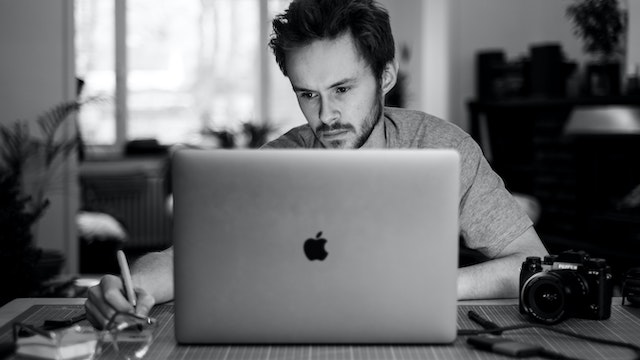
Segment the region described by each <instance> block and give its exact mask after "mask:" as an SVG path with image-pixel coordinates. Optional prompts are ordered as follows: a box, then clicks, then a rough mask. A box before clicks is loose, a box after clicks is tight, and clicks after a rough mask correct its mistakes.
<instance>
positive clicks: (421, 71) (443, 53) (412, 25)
mask: <svg viewBox="0 0 640 360" xmlns="http://www.w3.org/2000/svg"><path fill="white" fill-rule="evenodd" d="M379 2H380V3H381V4H382V5H383V6H384V7H385V8H386V9H387V10H388V11H389V16H390V18H391V28H392V30H393V34H394V37H395V42H396V49H397V50H396V58H397V59H398V61H399V62H400V70H401V71H403V72H405V73H407V74H409V75H410V77H409V78H408V82H407V84H406V90H407V91H406V93H407V104H406V107H408V108H411V109H417V110H422V111H426V112H428V113H430V114H433V115H436V116H439V117H441V118H444V119H448V118H449V106H448V104H449V103H450V99H449V98H450V91H449V84H450V78H449V76H450V59H449V56H450V51H449V34H450V30H449V27H450V22H449V21H448V18H449V0H380V1H379ZM403 47H406V48H408V49H409V55H410V56H409V59H408V60H406V61H404V60H403V59H402V49H403Z"/></svg>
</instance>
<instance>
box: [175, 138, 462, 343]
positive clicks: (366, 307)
mask: <svg viewBox="0 0 640 360" xmlns="http://www.w3.org/2000/svg"><path fill="white" fill-rule="evenodd" d="M172 171H173V185H174V224H173V231H174V232H173V241H174V276H175V288H174V290H175V335H176V340H177V342H178V343H182V344H234V343H243V344H265V343H270V344H301V343H302V344H315V343H322V344H372V343H377V344H379V343H385V344H391V343H393V344H402V343H406V344H409V343H430V344H433V343H450V342H452V341H454V340H455V336H456V299H457V295H456V290H457V288H456V279H457V277H456V275H457V265H458V203H459V197H458V195H459V172H460V170H459V155H458V153H457V152H455V151H454V150H182V151H178V152H177V153H175V154H174V156H173V160H172Z"/></svg>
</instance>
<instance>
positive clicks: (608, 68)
mask: <svg viewBox="0 0 640 360" xmlns="http://www.w3.org/2000/svg"><path fill="white" fill-rule="evenodd" d="M566 15H567V17H568V18H569V19H570V20H571V21H572V23H573V31H574V34H575V35H576V36H577V37H578V38H580V39H581V40H582V42H583V49H584V51H585V52H586V53H587V54H589V55H590V56H591V61H590V62H589V63H588V64H587V69H586V85H587V93H588V94H589V95H617V94H619V93H620V84H621V81H620V80H621V76H622V62H623V61H624V51H625V44H624V42H625V38H624V33H625V30H626V25H627V24H626V11H624V10H623V9H621V7H620V4H619V2H618V0H574V2H573V3H572V4H571V5H569V6H568V7H567V10H566Z"/></svg>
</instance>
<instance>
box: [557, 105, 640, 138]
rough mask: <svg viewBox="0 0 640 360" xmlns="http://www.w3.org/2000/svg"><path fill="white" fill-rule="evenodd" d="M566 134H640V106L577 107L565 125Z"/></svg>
mask: <svg viewBox="0 0 640 360" xmlns="http://www.w3.org/2000/svg"><path fill="white" fill-rule="evenodd" d="M564 133H565V134H566V135H633V134H640V107H636V106H624V105H605V106H583V107H576V108H575V109H574V110H573V111H572V112H571V115H570V116H569V121H568V122H567V124H566V126H565V127H564Z"/></svg>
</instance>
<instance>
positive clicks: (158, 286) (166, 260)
mask: <svg viewBox="0 0 640 360" xmlns="http://www.w3.org/2000/svg"><path fill="white" fill-rule="evenodd" d="M131 272H132V278H133V283H134V286H135V287H141V288H143V289H145V290H146V291H147V292H148V293H149V294H150V295H151V296H153V297H154V299H155V301H156V303H163V302H167V301H170V300H173V248H169V249H167V250H164V251H161V252H152V253H149V254H146V255H144V256H142V257H141V258H140V259H138V260H137V261H136V262H135V263H134V264H133V266H132V268H131Z"/></svg>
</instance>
